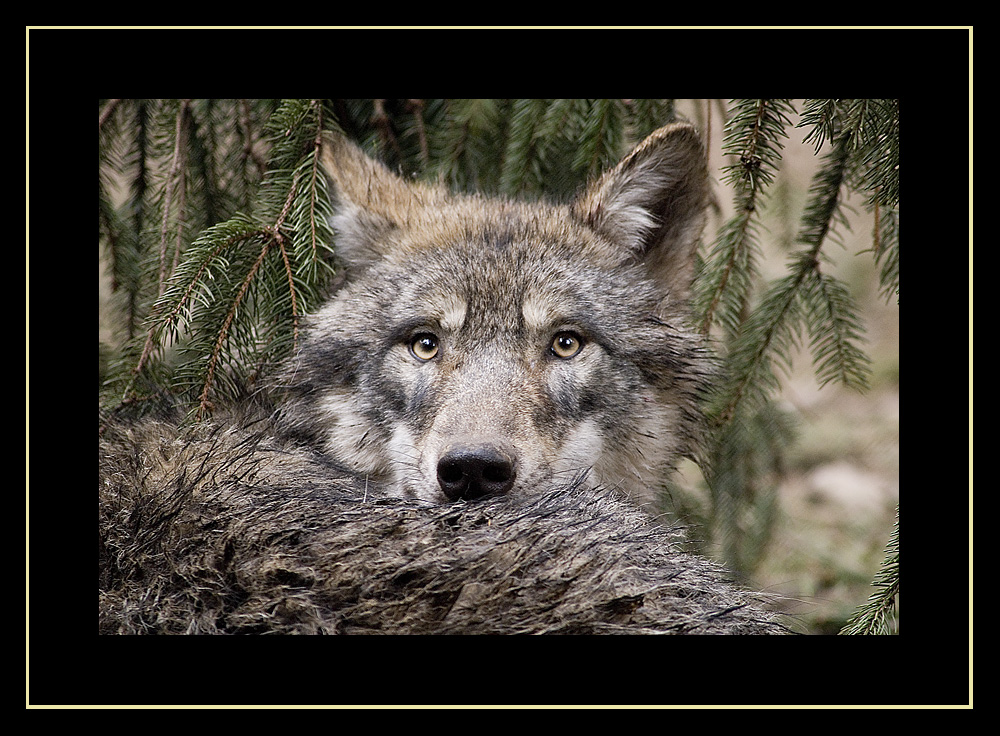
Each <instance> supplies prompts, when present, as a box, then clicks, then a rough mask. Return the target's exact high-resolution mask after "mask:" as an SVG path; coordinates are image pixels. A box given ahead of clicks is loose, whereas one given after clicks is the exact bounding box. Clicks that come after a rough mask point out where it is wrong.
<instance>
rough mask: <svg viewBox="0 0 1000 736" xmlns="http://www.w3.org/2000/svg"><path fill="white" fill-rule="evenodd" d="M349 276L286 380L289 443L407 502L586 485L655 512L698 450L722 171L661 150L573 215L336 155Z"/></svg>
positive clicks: (644, 156) (604, 181)
mask: <svg viewBox="0 0 1000 736" xmlns="http://www.w3.org/2000/svg"><path fill="white" fill-rule="evenodd" d="M323 161H324V166H325V168H326V170H327V173H328V174H329V177H330V180H331V183H332V185H333V191H334V194H335V199H336V201H335V207H336V210H335V211H336V215H335V217H334V223H333V224H334V227H335V230H336V232H337V240H336V247H337V252H338V254H339V255H340V256H341V257H342V259H343V261H344V267H345V279H344V282H343V283H342V285H341V286H340V287H339V288H338V289H337V291H336V292H335V293H334V296H333V297H332V299H331V300H330V301H329V302H328V303H327V304H326V305H325V306H324V307H323V308H321V309H320V310H319V311H318V312H317V313H316V314H315V315H313V316H312V318H311V321H310V327H309V330H308V334H307V337H306V338H305V340H304V343H303V346H302V348H301V349H300V351H299V352H298V354H297V355H296V356H295V358H294V359H293V361H292V362H291V363H290V365H289V367H288V370H287V373H286V375H285V376H284V380H285V384H286V387H287V390H288V401H287V403H286V406H285V409H284V423H285V426H286V428H287V429H289V430H290V431H292V432H294V433H298V434H300V435H302V436H306V437H309V438H310V439H312V440H313V441H315V442H316V443H317V444H318V445H319V446H320V447H321V448H322V449H323V450H324V451H325V452H326V453H327V454H328V455H329V456H330V457H331V458H332V459H334V460H336V461H338V462H340V463H342V464H344V465H346V466H347V467H349V468H351V469H352V470H353V471H354V472H356V473H358V474H359V475H362V476H364V477H366V478H370V479H371V480H372V481H373V482H381V483H384V484H386V486H387V487H388V488H389V489H390V490H391V491H392V492H393V493H395V494H397V495H401V496H405V497H409V498H416V499H422V500H426V501H431V502H440V501H446V500H457V499H474V498H479V497H483V496H493V495H499V494H529V493H535V492H538V491H539V490H541V489H543V488H545V487H547V486H551V485H555V484H558V483H560V482H566V483H568V482H570V481H571V480H573V479H574V478H578V477H579V476H580V475H581V474H586V478H587V483H588V484H590V485H593V486H603V487H607V488H611V489H615V490H617V491H619V492H621V493H624V494H626V495H628V496H630V497H632V498H634V499H635V500H636V501H637V502H639V503H647V502H650V501H652V500H654V498H655V494H656V491H657V489H658V488H659V487H660V486H661V485H662V482H663V480H664V478H665V477H666V475H667V474H668V473H669V471H670V470H671V469H672V468H673V466H674V464H675V462H676V461H677V460H678V459H679V458H680V457H681V456H682V455H685V454H690V453H691V452H692V451H693V450H694V449H695V447H696V445H697V440H698V435H699V414H698V409H697V403H696V400H697V397H698V394H699V393H700V392H701V391H702V390H703V388H704V387H705V383H706V381H707V380H708V377H709V374H710V369H709V368H710V366H709V362H708V358H707V355H706V353H705V351H704V348H703V345H702V341H701V338H700V336H699V335H698V334H697V333H695V332H694V331H692V330H690V329H689V328H688V327H687V326H686V323H685V322H686V320H685V316H686V312H687V301H688V291H689V286H690V281H691V277H692V272H693V257H694V249H695V247H696V244H697V240H698V237H699V235H700V232H701V228H702V226H703V216H704V214H703V213H704V206H705V200H706V192H707V182H708V175H707V168H706V164H705V159H704V155H703V152H702V146H701V142H700V140H699V139H698V136H697V134H696V133H695V132H694V130H693V129H692V128H690V127H689V126H686V125H671V126H667V127H665V128H662V129H660V130H658V131H656V132H655V133H653V134H652V135H651V136H650V137H649V138H647V139H646V140H645V141H644V142H642V143H641V144H640V145H639V146H637V147H636V148H635V150H633V151H632V152H631V153H630V154H629V155H628V156H626V157H625V158H624V159H623V160H622V161H621V162H620V163H619V164H618V165H617V166H616V167H615V168H614V169H612V170H610V171H609V172H607V173H606V174H604V176H602V177H601V178H600V179H598V180H597V181H595V182H594V183H592V184H591V185H590V186H589V187H588V188H587V189H586V190H585V191H584V192H583V193H582V194H581V195H580V196H579V197H578V198H577V199H576V200H575V201H574V202H572V203H571V204H569V205H553V204H547V203H543V202H541V203H525V202H516V201H508V200H499V199H489V198H485V197H481V196H477V195H472V196H459V195H452V194H449V193H448V192H447V191H445V190H443V189H441V188H436V187H431V186H428V185H424V184H419V183H411V182H407V181H405V180H403V179H402V178H400V177H398V176H396V175H395V174H393V173H392V172H390V171H389V170H388V169H386V168H385V167H384V166H382V165H381V164H379V163H377V162H375V161H372V160H371V159H369V158H368V157H366V156H365V155H364V154H363V153H362V152H361V151H360V150H359V149H358V148H356V147H355V146H354V145H353V144H351V143H349V142H348V141H346V140H344V139H343V138H335V137H329V138H327V139H325V140H324V144H323Z"/></svg>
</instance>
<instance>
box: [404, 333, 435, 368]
mask: <svg viewBox="0 0 1000 736" xmlns="http://www.w3.org/2000/svg"><path fill="white" fill-rule="evenodd" d="M410 352H411V353H413V357H414V358H417V359H418V360H425V361H426V360H431V359H432V358H433V357H434V356H436V355H437V354H438V339H437V336H436V335H432V334H431V333H429V332H421V333H420V334H418V335H414V336H413V339H412V340H411V341H410Z"/></svg>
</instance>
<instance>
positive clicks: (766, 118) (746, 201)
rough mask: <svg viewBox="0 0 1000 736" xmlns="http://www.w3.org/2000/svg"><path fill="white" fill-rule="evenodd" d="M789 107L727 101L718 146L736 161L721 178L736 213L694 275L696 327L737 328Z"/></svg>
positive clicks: (753, 274)
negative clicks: (730, 104)
mask: <svg viewBox="0 0 1000 736" xmlns="http://www.w3.org/2000/svg"><path fill="white" fill-rule="evenodd" d="M794 112H795V110H794V108H793V107H792V105H791V103H789V102H788V101H787V100H736V101H734V103H733V108H732V110H731V114H730V119H729V123H728V125H727V133H726V138H725V140H724V142H723V152H724V153H725V154H726V155H727V156H732V157H734V158H735V159H736V160H737V163H735V164H731V165H729V166H727V167H726V168H725V172H726V173H725V175H724V177H723V178H724V180H725V181H726V182H727V183H729V184H730V185H732V186H733V187H734V188H735V190H736V192H735V200H736V214H735V215H734V216H733V217H732V218H731V219H730V220H729V222H727V223H726V225H725V226H724V227H723V229H722V230H721V232H720V235H719V237H718V238H717V239H716V241H715V243H714V244H713V246H712V249H711V251H710V252H709V255H708V257H707V259H706V262H705V264H704V268H703V276H702V277H701V278H700V279H699V285H700V288H699V292H698V294H699V296H698V303H697V305H696V310H697V312H698V313H699V314H700V315H701V331H702V332H703V333H705V334H707V333H708V331H709V329H710V327H711V325H712V324H713V323H718V324H720V325H722V326H723V327H724V328H725V329H726V331H727V333H728V334H729V335H735V334H736V332H737V331H738V330H739V323H740V320H741V319H742V314H743V312H744V311H745V309H746V306H747V303H748V301H749V298H750V289H751V286H752V284H753V281H754V279H755V278H756V276H757V266H756V261H757V258H758V257H759V255H760V246H759V244H758V238H757V232H758V227H759V216H758V212H759V209H760V206H761V202H762V200H763V198H764V191H765V187H766V186H768V185H769V184H771V182H772V181H773V180H774V175H775V173H776V172H777V167H778V163H779V161H780V160H781V149H782V147H783V143H782V139H784V138H787V133H786V132H785V126H787V125H790V124H791V122H790V120H789V117H788V116H789V115H791V114H794Z"/></svg>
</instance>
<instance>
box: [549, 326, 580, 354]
mask: <svg viewBox="0 0 1000 736" xmlns="http://www.w3.org/2000/svg"><path fill="white" fill-rule="evenodd" d="M549 349H550V350H551V351H552V354H553V355H555V356H556V357H557V358H572V357H573V356H574V355H576V354H577V353H579V352H580V350H581V349H583V338H582V337H580V336H579V335H577V334H576V333H574V332H558V333H556V336H555V337H554V338H552V346H551V347H550V348H549Z"/></svg>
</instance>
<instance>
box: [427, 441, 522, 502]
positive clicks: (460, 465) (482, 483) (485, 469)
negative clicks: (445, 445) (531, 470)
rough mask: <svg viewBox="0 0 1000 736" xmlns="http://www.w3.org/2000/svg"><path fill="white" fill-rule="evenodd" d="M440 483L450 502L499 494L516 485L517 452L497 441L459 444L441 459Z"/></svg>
mask: <svg viewBox="0 0 1000 736" xmlns="http://www.w3.org/2000/svg"><path fill="white" fill-rule="evenodd" d="M437 475H438V484H439V485H440V486H441V491H442V492H443V493H444V495H445V496H446V497H447V498H448V500H450V501H457V500H459V499H465V500H468V501H471V500H473V499H477V498H485V497H486V496H500V495H503V494H504V493H507V492H508V491H509V490H510V489H511V488H513V487H514V479H515V478H516V477H517V468H516V463H515V461H514V454H513V453H512V452H510V451H508V450H506V449H505V448H503V447H500V446H498V445H495V444H474V445H470V444H460V445H454V446H452V447H451V448H449V449H448V450H447V451H446V452H445V453H444V454H443V455H441V458H440V459H439V460H438V466H437Z"/></svg>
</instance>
